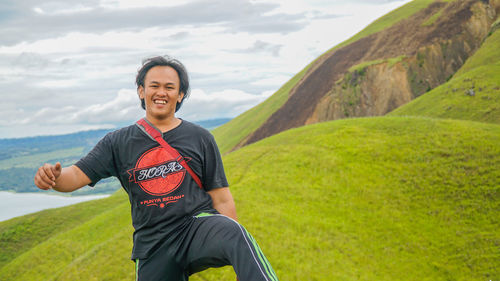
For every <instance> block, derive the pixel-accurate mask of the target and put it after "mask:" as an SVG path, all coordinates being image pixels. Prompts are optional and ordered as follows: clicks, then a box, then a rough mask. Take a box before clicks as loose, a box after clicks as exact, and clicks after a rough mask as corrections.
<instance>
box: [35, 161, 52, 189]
mask: <svg viewBox="0 0 500 281" xmlns="http://www.w3.org/2000/svg"><path fill="white" fill-rule="evenodd" d="M42 173H44V172H43V169H42V168H41V167H40V169H38V172H37V173H36V175H35V185H36V186H38V188H40V189H43V190H47V189H50V188H51V187H52V186H51V183H52V181H50V180H49V181H48V182H47V180H48V178H47V176H46V175H43V176H42ZM43 177H45V178H46V180H44V179H43Z"/></svg>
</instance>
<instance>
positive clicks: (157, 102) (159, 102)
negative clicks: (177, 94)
mask: <svg viewBox="0 0 500 281" xmlns="http://www.w3.org/2000/svg"><path fill="white" fill-rule="evenodd" d="M153 102H154V103H155V104H167V101H166V100H153Z"/></svg>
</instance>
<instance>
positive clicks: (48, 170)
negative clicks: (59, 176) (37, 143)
mask: <svg viewBox="0 0 500 281" xmlns="http://www.w3.org/2000/svg"><path fill="white" fill-rule="evenodd" d="M42 167H43V171H44V172H45V174H46V175H47V176H48V177H49V178H50V179H51V180H52V181H55V180H56V176H55V175H54V171H52V169H53V167H54V166H53V165H50V164H45V165H43V166H42Z"/></svg>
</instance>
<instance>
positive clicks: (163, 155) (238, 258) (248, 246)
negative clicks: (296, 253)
mask: <svg viewBox="0 0 500 281" xmlns="http://www.w3.org/2000/svg"><path fill="white" fill-rule="evenodd" d="M136 84H137V92H138V94H139V98H140V100H141V105H142V107H143V108H144V109H145V110H146V117H145V118H144V119H142V120H140V121H139V122H138V123H137V124H134V125H131V126H129V127H125V128H122V129H120V130H117V131H114V132H111V133H109V134H107V135H106V136H105V137H104V138H103V139H102V140H101V141H100V142H99V143H98V144H97V145H96V146H95V147H94V148H93V149H92V151H91V152H90V153H89V154H88V155H87V156H85V157H84V158H82V159H81V160H80V161H78V162H77V163H76V164H75V165H72V166H69V167H65V168H62V167H61V164H60V163H56V164H55V165H52V164H44V165H43V166H42V167H40V168H39V169H38V172H37V173H36V175H35V179H34V181H35V184H36V185H37V186H38V187H39V188H41V189H44V190H47V189H50V188H52V189H54V190H57V191H61V192H71V191H74V190H76V189H78V188H80V187H82V186H85V185H91V186H94V185H95V184H96V183H97V182H98V181H99V180H100V179H103V178H107V177H110V176H115V177H117V178H118V179H119V180H120V183H121V185H122V187H123V188H124V189H125V191H126V192H127V193H128V195H129V200H130V204H131V210H132V223H133V226H134V228H135V231H134V235H133V240H134V248H133V250H132V260H134V261H135V263H136V272H137V273H136V280H141V281H142V280H147V281H154V280H188V278H189V275H191V274H193V273H195V272H199V271H201V270H204V269H206V268H209V267H220V266H224V265H232V266H233V267H234V269H235V272H236V274H237V276H238V278H239V279H240V280H241V281H250V280H252V281H253V280H266V281H274V280H278V279H277V277H276V274H275V273H274V271H273V269H272V267H271V266H270V264H269V262H268V261H267V259H266V258H265V256H264V255H263V253H262V252H261V250H260V249H259V247H258V245H257V244H256V242H255V240H254V239H253V238H252V237H251V236H250V234H249V233H248V232H247V231H246V230H245V229H244V228H243V227H242V226H241V225H240V224H238V223H237V222H236V209H235V205H234V201H233V197H232V195H231V192H230V191H229V188H228V183H227V180H226V176H225V174H224V168H223V165H222V160H221V157H220V153H219V150H218V148H217V145H216V143H215V140H214V138H213V136H212V135H211V134H210V133H209V132H208V131H207V130H205V129H202V128H201V127H199V126H197V125H194V124H192V123H190V122H187V121H185V120H181V119H179V118H177V117H175V113H176V112H177V110H179V108H180V107H181V105H182V103H183V101H184V99H185V98H186V97H187V96H188V95H189V79H188V75H187V71H186V69H185V67H184V66H183V65H182V64H181V63H180V62H179V61H177V60H175V59H172V58H169V57H161V56H160V57H153V58H150V59H147V60H145V61H144V62H143V65H142V68H140V69H139V71H138V74H137V77H136ZM165 141H166V143H165Z"/></svg>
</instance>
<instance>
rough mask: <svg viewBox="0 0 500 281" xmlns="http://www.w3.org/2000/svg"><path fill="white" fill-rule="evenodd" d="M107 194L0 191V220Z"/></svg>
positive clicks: (98, 197) (102, 196) (103, 196)
mask: <svg viewBox="0 0 500 281" xmlns="http://www.w3.org/2000/svg"><path fill="white" fill-rule="evenodd" d="M108 196H109V195H85V196H73V197H66V196H59V195H52V194H43V193H12V192H6V191H0V221H4V220H8V219H10V218H13V217H17V216H22V215H26V214H30V213H34V212H38V211H41V210H45V209H50V208H58V207H63V206H68V205H71V204H75V203H80V202H84V201H88V200H94V199H100V198H105V197H108Z"/></svg>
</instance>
